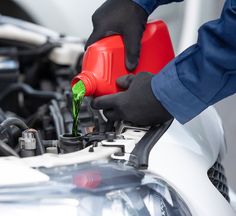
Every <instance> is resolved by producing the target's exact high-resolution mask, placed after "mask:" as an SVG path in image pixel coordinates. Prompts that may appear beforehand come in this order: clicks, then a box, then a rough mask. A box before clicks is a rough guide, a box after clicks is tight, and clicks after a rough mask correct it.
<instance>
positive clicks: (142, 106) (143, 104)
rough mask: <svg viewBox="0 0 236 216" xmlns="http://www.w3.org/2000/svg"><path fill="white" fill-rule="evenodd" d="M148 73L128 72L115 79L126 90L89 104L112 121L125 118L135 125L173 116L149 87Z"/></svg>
mask: <svg viewBox="0 0 236 216" xmlns="http://www.w3.org/2000/svg"><path fill="white" fill-rule="evenodd" d="M152 77H153V75H152V74H150V73H139V74H138V75H136V76H134V75H133V74H129V75H126V76H123V77H121V78H119V79H118V80H117V85H118V86H119V87H121V88H123V89H127V90H126V91H123V92H120V93H117V94H113V95H106V96H101V97H98V98H95V99H94V100H93V101H92V104H91V106H92V107H93V108H95V109H103V111H104V115H105V116H106V117H107V118H108V119H109V120H112V121H116V120H125V121H128V122H131V123H133V124H135V125H137V126H153V125H157V124H159V123H164V122H166V121H168V120H170V119H172V118H173V117H172V116H171V114H170V113H168V111H167V110H165V108H164V107H163V106H162V105H161V103H160V102H159V101H158V100H157V99H156V97H155V96H154V94H153V92H152V89H151V79H152Z"/></svg>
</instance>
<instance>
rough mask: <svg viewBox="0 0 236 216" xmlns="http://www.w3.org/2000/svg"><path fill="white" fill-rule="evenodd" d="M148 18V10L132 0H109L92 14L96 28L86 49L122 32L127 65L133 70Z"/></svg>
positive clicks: (136, 62) (136, 63)
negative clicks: (102, 39)
mask: <svg viewBox="0 0 236 216" xmlns="http://www.w3.org/2000/svg"><path fill="white" fill-rule="evenodd" d="M147 18H148V14H147V12H146V11H145V10H144V9H143V8H142V7H141V6H139V5H138V4H136V3H135V2H133V1H131V0H107V1H106V2H105V3H104V4H103V5H102V6H101V7H99V8H98V9H97V10H96V11H95V13H94V14H93V16H92V21H93V26H94V29H93V32H92V34H91V35H90V37H89V39H88V41H87V43H86V45H85V49H87V47H88V46H89V45H91V44H92V43H94V42H96V41H97V40H100V39H101V38H103V37H106V36H110V35H114V34H121V35H122V37H123V39H124V44H125V51H126V59H125V63H126V67H127V69H128V70H129V71H132V70H134V69H135V68H136V66H137V65H138V60H139V53H140V42H141V39H142V35H143V31H144V30H145V26H146V22H147Z"/></svg>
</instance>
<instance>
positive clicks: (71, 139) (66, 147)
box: [59, 134, 83, 154]
mask: <svg viewBox="0 0 236 216" xmlns="http://www.w3.org/2000/svg"><path fill="white" fill-rule="evenodd" d="M59 146H60V150H61V151H62V153H65V154H66V153H71V152H75V151H79V150H81V149H83V141H82V139H81V136H80V135H78V136H72V134H63V135H60V140H59Z"/></svg>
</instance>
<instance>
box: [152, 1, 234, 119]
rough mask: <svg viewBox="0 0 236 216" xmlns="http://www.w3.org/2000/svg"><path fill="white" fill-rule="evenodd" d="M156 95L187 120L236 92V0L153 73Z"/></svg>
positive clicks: (164, 104)
mask: <svg viewBox="0 0 236 216" xmlns="http://www.w3.org/2000/svg"><path fill="white" fill-rule="evenodd" d="M152 90H153V93H154V94H155V96H156V98H157V99H158V100H159V101H160V102H161V103H162V105H163V106H164V107H165V108H166V109H167V110H168V111H169V113H171V115H173V116H174V117H175V118H176V119H177V120H178V121H179V122H181V123H185V122H187V121H189V120H191V119H192V118H193V117H195V116H196V115H198V114H199V113H200V112H201V111H203V110H204V109H206V108H207V107H208V106H210V105H212V104H214V103H216V102H217V101H219V100H221V99H223V98H225V97H227V96H230V95H232V94H234V93H235V92H236V0H227V1H226V3H225V6H224V9H223V12H222V15H221V17H220V19H218V20H214V21H211V22H208V23H206V24H204V25H203V26H202V27H201V28H200V29H199V36H198V42H197V43H196V44H195V45H193V46H192V47H190V48H188V49H187V50H185V51H184V52H183V53H182V54H180V55H179V56H178V57H176V58H175V59H174V60H173V61H172V62H171V63H170V64H169V65H167V66H166V67H165V68H164V70H163V71H162V72H161V73H160V74H158V75H156V76H155V77H153V79H152Z"/></svg>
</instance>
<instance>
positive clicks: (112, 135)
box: [105, 132, 116, 142]
mask: <svg viewBox="0 0 236 216" xmlns="http://www.w3.org/2000/svg"><path fill="white" fill-rule="evenodd" d="M105 136H106V140H107V142H113V141H114V139H116V133H115V132H106V133H105Z"/></svg>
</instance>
